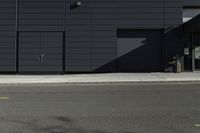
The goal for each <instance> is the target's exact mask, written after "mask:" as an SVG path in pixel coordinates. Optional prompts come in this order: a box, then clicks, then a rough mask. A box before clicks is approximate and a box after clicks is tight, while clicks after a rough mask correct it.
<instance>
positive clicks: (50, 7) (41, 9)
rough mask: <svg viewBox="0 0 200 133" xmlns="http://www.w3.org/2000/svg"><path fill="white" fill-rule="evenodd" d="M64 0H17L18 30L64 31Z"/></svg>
mask: <svg viewBox="0 0 200 133" xmlns="http://www.w3.org/2000/svg"><path fill="white" fill-rule="evenodd" d="M64 19H65V0H19V31H64V25H65V21H64Z"/></svg>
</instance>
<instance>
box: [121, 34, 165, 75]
mask: <svg viewBox="0 0 200 133" xmlns="http://www.w3.org/2000/svg"><path fill="white" fill-rule="evenodd" d="M117 47H118V48H117V49H118V50H117V55H118V69H119V71H121V72H160V71H162V68H163V66H162V65H163V63H162V58H163V56H162V55H163V52H162V51H163V49H162V32H161V30H118V39H117Z"/></svg>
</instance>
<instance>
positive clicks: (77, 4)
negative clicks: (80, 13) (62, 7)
mask: <svg viewBox="0 0 200 133" xmlns="http://www.w3.org/2000/svg"><path fill="white" fill-rule="evenodd" d="M81 5H82V3H81V2H80V1H76V2H74V3H73V4H72V5H71V6H70V8H71V9H74V8H78V7H80V6H81Z"/></svg>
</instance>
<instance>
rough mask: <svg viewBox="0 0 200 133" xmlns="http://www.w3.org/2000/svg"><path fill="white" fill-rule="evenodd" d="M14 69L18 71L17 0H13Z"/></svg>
mask: <svg viewBox="0 0 200 133" xmlns="http://www.w3.org/2000/svg"><path fill="white" fill-rule="evenodd" d="M15 8H16V9H15V10H16V13H15V71H16V72H18V65H19V60H18V58H19V56H18V15H19V14H18V12H19V0H16V1H15Z"/></svg>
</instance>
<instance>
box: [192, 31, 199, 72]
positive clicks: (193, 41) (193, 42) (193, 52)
mask: <svg viewBox="0 0 200 133" xmlns="http://www.w3.org/2000/svg"><path fill="white" fill-rule="evenodd" d="M197 34H198V35H199V36H200V33H192V34H191V48H192V71H193V72H195V71H196V72H199V71H200V69H196V68H195V35H197Z"/></svg>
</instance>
